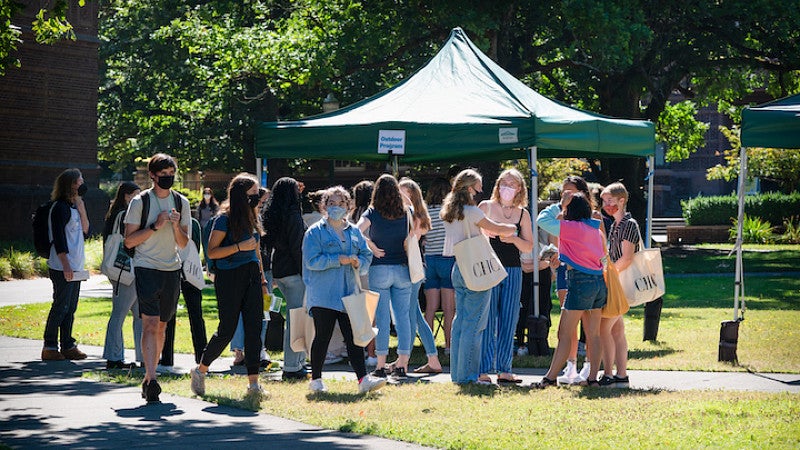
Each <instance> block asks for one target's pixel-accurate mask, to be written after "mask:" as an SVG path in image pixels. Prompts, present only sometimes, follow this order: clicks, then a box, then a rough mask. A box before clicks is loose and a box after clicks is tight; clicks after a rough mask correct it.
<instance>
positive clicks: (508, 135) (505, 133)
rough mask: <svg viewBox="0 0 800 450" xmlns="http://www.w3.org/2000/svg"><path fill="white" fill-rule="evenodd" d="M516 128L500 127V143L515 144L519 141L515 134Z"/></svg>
mask: <svg viewBox="0 0 800 450" xmlns="http://www.w3.org/2000/svg"><path fill="white" fill-rule="evenodd" d="M518 130H519V129H518V128H500V130H499V134H498V138H499V139H500V143H501V144H516V143H518V142H519V137H518V136H517V133H518Z"/></svg>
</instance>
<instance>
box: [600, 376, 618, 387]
mask: <svg viewBox="0 0 800 450" xmlns="http://www.w3.org/2000/svg"><path fill="white" fill-rule="evenodd" d="M597 382H598V383H599V384H600V387H614V378H612V377H610V376H608V375H603V376H602V377H600V379H599V380H597Z"/></svg>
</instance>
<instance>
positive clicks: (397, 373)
mask: <svg viewBox="0 0 800 450" xmlns="http://www.w3.org/2000/svg"><path fill="white" fill-rule="evenodd" d="M392 377H393V378H396V379H398V380H405V379H406V378H408V375H406V369H403V368H402V367H395V368H394V370H392Z"/></svg>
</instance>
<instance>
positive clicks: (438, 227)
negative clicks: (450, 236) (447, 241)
mask: <svg viewBox="0 0 800 450" xmlns="http://www.w3.org/2000/svg"><path fill="white" fill-rule="evenodd" d="M441 210H442V205H436V206H429V207H428V214H429V215H430V216H431V229H430V230H429V231H428V233H427V234H426V235H425V255H428V256H442V251H443V250H444V222H443V221H442V218H441V217H439V212H440V211H441Z"/></svg>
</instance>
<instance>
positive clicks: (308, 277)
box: [303, 186, 386, 394]
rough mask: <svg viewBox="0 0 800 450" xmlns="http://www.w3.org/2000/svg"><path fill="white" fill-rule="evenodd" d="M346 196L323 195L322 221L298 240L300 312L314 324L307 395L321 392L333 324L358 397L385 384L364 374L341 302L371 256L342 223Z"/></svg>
mask: <svg viewBox="0 0 800 450" xmlns="http://www.w3.org/2000/svg"><path fill="white" fill-rule="evenodd" d="M349 203H350V194H349V193H348V192H347V191H346V190H345V189H344V188H343V187H341V186H336V187H332V188H330V189H326V190H325V191H323V193H322V196H321V198H320V207H321V209H322V213H323V217H322V219H320V220H318V221H317V222H316V223H313V224H312V225H311V227H310V228H309V229H308V231H306V233H305V236H304V237H303V269H304V270H303V281H304V282H305V285H306V294H307V296H306V307H307V308H308V311H309V315H310V316H311V317H312V318H313V319H314V329H315V334H314V341H313V342H312V344H311V382H310V383H309V385H308V388H309V389H310V390H311V391H312V392H325V391H327V390H328V389H327V387H326V386H325V383H324V382H323V381H322V367H323V365H324V364H325V356H326V353H327V351H328V345H329V344H330V340H331V336H332V335H333V329H334V327H335V325H336V323H338V324H339V328H340V329H341V332H342V336H343V337H344V342H345V345H346V346H347V355H348V357H349V359H350V365H351V366H352V367H353V371H355V373H356V377H357V379H358V391H359V393H362V394H363V393H367V392H370V391H374V390H377V389H380V388H381V387H383V386H384V385H385V384H386V379H384V378H379V377H375V376H373V375H368V374H367V368H366V365H365V363H364V348H363V347H359V346H357V345H356V344H355V343H354V342H353V330H352V327H351V325H350V318H349V316H348V315H347V312H346V311H345V307H344V303H342V297H345V296H347V295H350V294H353V293H354V292H355V290H356V277H357V276H358V274H357V273H356V272H357V271H358V272H360V273H361V274H366V273H367V269H368V268H369V265H370V262H371V261H372V252H371V251H370V249H369V248H368V247H367V241H366V239H365V238H364V235H363V234H361V231H360V230H359V229H358V228H357V227H355V226H354V225H353V224H351V223H350V222H348V221H347V219H346V218H345V216H346V215H347V211H348V205H349Z"/></svg>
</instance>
